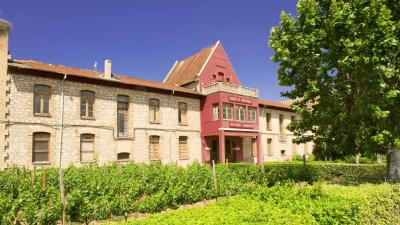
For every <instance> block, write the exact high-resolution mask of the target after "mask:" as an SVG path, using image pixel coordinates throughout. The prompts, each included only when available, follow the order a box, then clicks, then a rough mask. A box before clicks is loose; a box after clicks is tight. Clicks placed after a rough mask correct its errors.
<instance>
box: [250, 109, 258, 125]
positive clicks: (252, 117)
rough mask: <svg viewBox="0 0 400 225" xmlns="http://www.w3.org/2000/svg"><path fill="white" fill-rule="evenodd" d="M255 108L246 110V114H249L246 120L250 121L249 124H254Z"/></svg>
mask: <svg viewBox="0 0 400 225" xmlns="http://www.w3.org/2000/svg"><path fill="white" fill-rule="evenodd" d="M256 110H257V109H256V108H254V107H249V108H248V113H249V115H248V120H249V121H250V122H256Z"/></svg>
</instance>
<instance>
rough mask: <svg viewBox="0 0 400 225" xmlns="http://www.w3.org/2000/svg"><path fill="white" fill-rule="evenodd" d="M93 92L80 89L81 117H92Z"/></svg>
mask: <svg viewBox="0 0 400 225" xmlns="http://www.w3.org/2000/svg"><path fill="white" fill-rule="evenodd" d="M94 98H95V96H94V92H93V91H81V118H93V117H94V113H93V111H94V110H93V107H94Z"/></svg>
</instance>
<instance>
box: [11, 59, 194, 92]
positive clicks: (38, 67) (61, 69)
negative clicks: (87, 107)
mask: <svg viewBox="0 0 400 225" xmlns="http://www.w3.org/2000/svg"><path fill="white" fill-rule="evenodd" d="M8 65H9V67H12V68H17V69H24V70H34V71H43V72H52V73H58V74H68V75H69V76H75V77H77V78H82V79H83V78H89V79H92V80H96V81H97V82H99V83H104V84H106V83H110V82H114V83H120V84H125V85H132V86H140V87H147V88H152V89H159V90H169V91H174V92H181V93H187V94H194V95H199V96H201V95H202V94H201V93H199V92H197V91H193V90H191V89H188V88H184V87H179V86H176V85H172V84H166V83H159V82H155V81H149V80H143V79H137V78H132V77H128V76H123V75H114V74H113V79H106V78H103V73H100V72H97V71H94V70H87V69H81V68H74V67H67V66H62V65H53V64H47V63H42V62H37V61H32V60H11V61H9V63H8ZM35 75H37V76H40V74H39V73H35ZM55 78H56V77H55Z"/></svg>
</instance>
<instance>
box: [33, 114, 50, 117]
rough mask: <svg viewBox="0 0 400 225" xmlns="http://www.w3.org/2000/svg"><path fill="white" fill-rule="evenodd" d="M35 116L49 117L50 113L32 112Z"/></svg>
mask: <svg viewBox="0 0 400 225" xmlns="http://www.w3.org/2000/svg"><path fill="white" fill-rule="evenodd" d="M33 116H35V117H51V115H50V113H34V114H33Z"/></svg>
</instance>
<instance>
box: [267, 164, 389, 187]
mask: <svg viewBox="0 0 400 225" xmlns="http://www.w3.org/2000/svg"><path fill="white" fill-rule="evenodd" d="M306 166H307V167H306V169H305V168H304V166H303V163H302V162H284V163H268V164H265V171H266V173H267V174H268V179H269V181H270V183H275V182H278V181H283V180H293V181H296V182H298V181H307V182H310V183H312V182H315V181H325V182H328V183H338V184H360V183H382V182H385V181H386V166H385V165H384V164H359V165H357V164H346V163H325V162H310V163H307V165H306Z"/></svg>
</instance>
